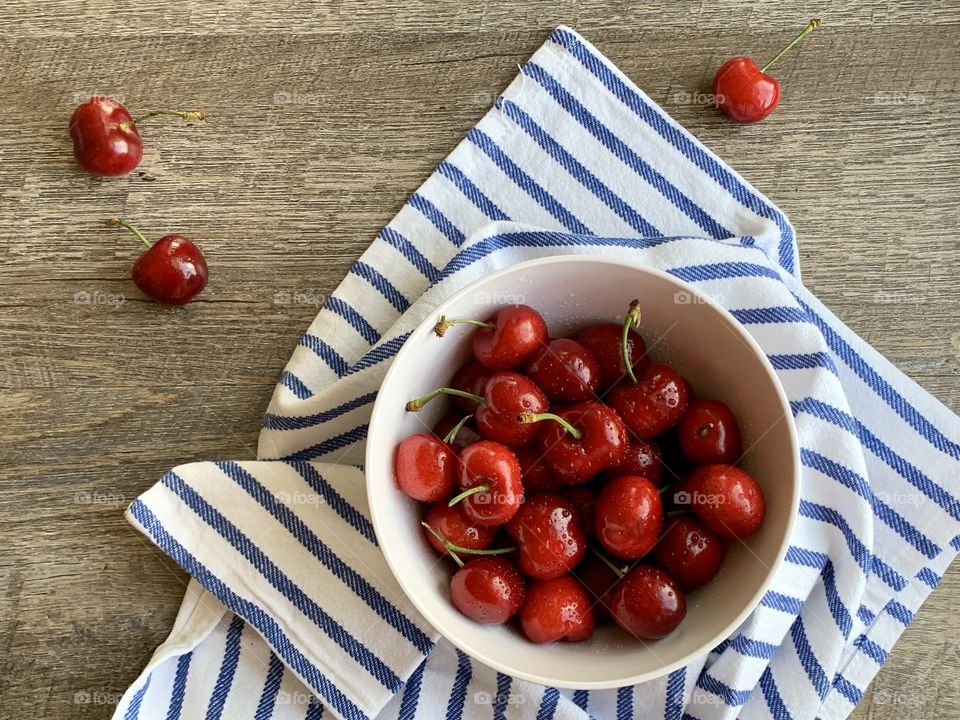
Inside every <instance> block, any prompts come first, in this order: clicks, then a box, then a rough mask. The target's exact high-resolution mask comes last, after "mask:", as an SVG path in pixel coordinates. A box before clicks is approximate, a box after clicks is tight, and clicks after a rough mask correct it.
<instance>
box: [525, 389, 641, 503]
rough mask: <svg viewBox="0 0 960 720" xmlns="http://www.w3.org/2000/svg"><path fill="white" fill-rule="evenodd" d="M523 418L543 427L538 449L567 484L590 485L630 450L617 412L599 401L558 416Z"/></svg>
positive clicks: (538, 439) (554, 471)
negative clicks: (589, 483)
mask: <svg viewBox="0 0 960 720" xmlns="http://www.w3.org/2000/svg"><path fill="white" fill-rule="evenodd" d="M522 419H523V421H524V422H530V423H537V422H542V423H543V424H544V428H543V429H542V430H541V431H540V434H539V436H538V437H537V447H539V448H540V449H541V451H542V452H543V455H544V458H545V462H546V464H547V467H548V468H549V469H550V470H551V471H552V472H553V474H554V476H556V478H557V479H558V480H559V481H560V482H562V483H565V484H567V485H578V484H580V483H585V482H587V481H588V480H589V479H590V478H592V477H593V476H594V475H596V474H597V473H599V472H600V471H601V470H605V469H607V468H608V467H610V466H611V465H614V464H616V463H618V462H620V460H621V459H623V454H624V453H625V452H626V450H627V429H626V427H624V424H623V422H622V421H621V420H620V418H619V417H618V416H617V414H616V413H615V412H613V411H612V410H611V409H610V408H608V407H607V406H606V405H604V404H603V403H600V402H586V403H580V404H578V405H570V406H569V407H567V408H564V409H563V410H560V411H559V412H557V413H555V414H554V413H540V414H538V415H534V414H533V413H530V414H527V415H525V416H524V417H523V418H522Z"/></svg>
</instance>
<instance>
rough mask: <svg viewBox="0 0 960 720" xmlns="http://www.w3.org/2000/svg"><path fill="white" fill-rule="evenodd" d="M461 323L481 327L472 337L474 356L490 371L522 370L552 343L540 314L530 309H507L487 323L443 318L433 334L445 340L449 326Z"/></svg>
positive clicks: (524, 307) (525, 306)
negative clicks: (538, 351)
mask: <svg viewBox="0 0 960 720" xmlns="http://www.w3.org/2000/svg"><path fill="white" fill-rule="evenodd" d="M459 323H468V324H471V325H477V326H478V327H477V330H476V332H475V333H474V335H473V355H474V357H475V358H476V359H477V360H478V361H479V362H480V364H481V365H483V366H484V367H486V368H489V369H491V370H510V369H511V368H518V367H521V366H522V365H523V364H524V363H525V362H526V361H527V359H528V358H529V357H530V356H531V355H533V353H534V352H536V351H537V350H539V349H540V348H541V347H543V346H544V345H546V344H547V342H549V336H548V333H547V324H546V323H545V322H544V321H543V318H542V317H541V316H540V313H538V312H537V311H536V310H534V309H533V308H532V307H529V306H527V305H508V306H507V307H504V308H501V309H499V310H497V311H496V312H495V313H494V314H493V316H492V317H490V318H489V319H487V320H486V321H479V320H464V319H450V320H448V319H447V318H445V317H441V318H440V320H439V322H438V323H437V324H436V327H435V328H434V332H436V334H437V335H440V336H443V334H444V333H445V332H446V331H447V329H448V328H449V327H450V326H452V325H456V324H459Z"/></svg>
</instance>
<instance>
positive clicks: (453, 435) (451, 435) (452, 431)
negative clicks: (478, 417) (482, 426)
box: [443, 415, 473, 445]
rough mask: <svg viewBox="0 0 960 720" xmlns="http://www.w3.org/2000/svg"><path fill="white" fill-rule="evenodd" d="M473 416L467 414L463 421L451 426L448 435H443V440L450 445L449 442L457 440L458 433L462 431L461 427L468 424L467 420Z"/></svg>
mask: <svg viewBox="0 0 960 720" xmlns="http://www.w3.org/2000/svg"><path fill="white" fill-rule="evenodd" d="M472 417H473V415H467V416H466V417H465V418H464V419H463V420H461V421H460V422H458V423H457V424H456V425H454V426H453V427H452V428H450V432H448V433H447V434H446V435H444V436H443V441H444V442H445V443H447V444H448V445H449V444H450V443H452V442H453V441H454V440H456V439H457V433H458V432H460V429H461V428H462V427H463V426H464V425H466V424H467V421H468V420H469V419H470V418H472Z"/></svg>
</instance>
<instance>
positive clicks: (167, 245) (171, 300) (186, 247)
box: [107, 218, 209, 305]
mask: <svg viewBox="0 0 960 720" xmlns="http://www.w3.org/2000/svg"><path fill="white" fill-rule="evenodd" d="M107 224H108V225H120V226H122V227H125V228H127V229H128V230H129V231H130V232H132V233H133V234H134V235H135V236H136V237H137V239H138V240H139V241H140V242H142V243H143V244H144V245H146V247H147V250H146V252H144V253H143V255H141V256H140V257H139V258H138V259H137V261H136V262H135V263H134V264H133V282H134V284H135V285H136V286H137V287H138V288H140V291H141V292H142V293H143V294H144V295H146V296H147V297H149V298H152V299H153V300H156V301H157V302H160V303H166V304H167V305H184V304H186V303H188V302H190V300H192V299H193V298H194V296H196V295H197V294H198V293H199V292H200V291H201V290H203V288H205V287H206V286H207V277H208V275H209V273H208V270H207V261H206V259H205V258H204V257H203V253H202V252H200V248H198V247H197V246H196V245H194V244H193V243H192V242H190V241H189V240H187V239H186V238H185V237H183V236H182V235H164V236H163V237H162V238H160V239H159V240H157V241H156V242H155V243H153V245H151V244H150V241H149V240H147V238H146V237H144V235H143V233H141V232H140V231H139V230H137V228H135V227H134V226H133V225H131V224H130V223H128V222H125V221H124V220H120V219H118V218H113V219H111V220H108V221H107Z"/></svg>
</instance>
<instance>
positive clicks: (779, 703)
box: [760, 667, 793, 720]
mask: <svg viewBox="0 0 960 720" xmlns="http://www.w3.org/2000/svg"><path fill="white" fill-rule="evenodd" d="M760 690H761V692H762V693H763V699H764V700H766V701H767V708H768V709H769V710H770V716H771V717H772V718H773V720H791V718H792V717H793V716H792V715H791V714H790V711H789V710H787V706H786V705H784V704H783V698H781V697H780V690H779V689H778V688H777V682H776V680H774V679H773V673H772V672H771V670H770V668H769V667H767V669H766V670H764V671H763V675H761V676H760Z"/></svg>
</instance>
